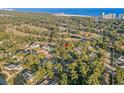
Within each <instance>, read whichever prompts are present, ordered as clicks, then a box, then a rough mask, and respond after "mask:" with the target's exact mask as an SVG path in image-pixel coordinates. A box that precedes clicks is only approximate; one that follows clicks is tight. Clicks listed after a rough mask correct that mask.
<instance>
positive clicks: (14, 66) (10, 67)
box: [4, 63, 22, 71]
mask: <svg viewBox="0 0 124 93" xmlns="http://www.w3.org/2000/svg"><path fill="white" fill-rule="evenodd" d="M4 69H5V70H9V71H13V70H17V71H19V70H21V69H22V66H21V65H20V64H17V63H12V64H8V65H5V66H4Z"/></svg>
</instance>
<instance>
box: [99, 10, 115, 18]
mask: <svg viewBox="0 0 124 93" xmlns="http://www.w3.org/2000/svg"><path fill="white" fill-rule="evenodd" d="M100 18H102V19H115V18H116V14H114V13H109V14H105V13H104V12H103V13H102V15H101V16H100Z"/></svg>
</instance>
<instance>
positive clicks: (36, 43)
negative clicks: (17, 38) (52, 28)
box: [30, 42, 40, 48]
mask: <svg viewBox="0 0 124 93" xmlns="http://www.w3.org/2000/svg"><path fill="white" fill-rule="evenodd" d="M38 47H40V43H38V42H34V43H31V44H30V48H38Z"/></svg>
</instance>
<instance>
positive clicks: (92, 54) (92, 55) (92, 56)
mask: <svg viewBox="0 0 124 93" xmlns="http://www.w3.org/2000/svg"><path fill="white" fill-rule="evenodd" d="M97 54H98V53H96V52H92V53H91V54H90V55H89V56H90V57H91V58H96V57H97Z"/></svg>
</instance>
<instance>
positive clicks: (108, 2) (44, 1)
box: [0, 0, 124, 8]
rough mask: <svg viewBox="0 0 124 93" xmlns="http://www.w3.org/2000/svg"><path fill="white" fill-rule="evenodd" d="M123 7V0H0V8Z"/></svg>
mask: <svg viewBox="0 0 124 93" xmlns="http://www.w3.org/2000/svg"><path fill="white" fill-rule="evenodd" d="M105 7H107V8H123V7H124V0H0V8H105Z"/></svg>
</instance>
